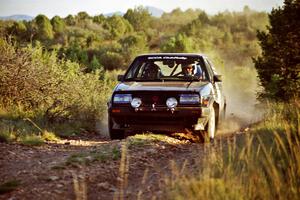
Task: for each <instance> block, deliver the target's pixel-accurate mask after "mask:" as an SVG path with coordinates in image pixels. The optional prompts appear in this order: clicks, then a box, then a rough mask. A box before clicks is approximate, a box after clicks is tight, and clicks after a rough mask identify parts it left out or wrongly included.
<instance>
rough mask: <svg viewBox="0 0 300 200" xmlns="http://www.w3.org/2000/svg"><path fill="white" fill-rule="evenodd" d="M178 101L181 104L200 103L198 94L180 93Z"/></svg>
mask: <svg viewBox="0 0 300 200" xmlns="http://www.w3.org/2000/svg"><path fill="white" fill-rule="evenodd" d="M179 102H180V103H181V104H198V103H200V97H199V95H198V94H182V95H180V100H179Z"/></svg>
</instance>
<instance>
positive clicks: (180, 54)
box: [137, 53, 206, 58]
mask: <svg viewBox="0 0 300 200" xmlns="http://www.w3.org/2000/svg"><path fill="white" fill-rule="evenodd" d="M147 56H186V57H194V56H200V57H204V58H206V55H204V54H201V53H147V54H141V55H138V56H137V58H138V57H147Z"/></svg>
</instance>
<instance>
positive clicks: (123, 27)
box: [104, 15, 132, 39]
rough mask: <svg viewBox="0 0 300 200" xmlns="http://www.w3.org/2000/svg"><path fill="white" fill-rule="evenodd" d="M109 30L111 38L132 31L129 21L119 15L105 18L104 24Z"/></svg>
mask: <svg viewBox="0 0 300 200" xmlns="http://www.w3.org/2000/svg"><path fill="white" fill-rule="evenodd" d="M104 27H105V28H106V29H108V30H109V32H110V37H111V39H116V38H119V37H121V36H124V34H126V33H129V32H131V31H132V26H131V25H130V23H129V22H128V21H127V20H126V19H124V18H123V17H121V16H116V15H114V16H112V17H109V18H108V19H107V20H106V23H105V26H104Z"/></svg>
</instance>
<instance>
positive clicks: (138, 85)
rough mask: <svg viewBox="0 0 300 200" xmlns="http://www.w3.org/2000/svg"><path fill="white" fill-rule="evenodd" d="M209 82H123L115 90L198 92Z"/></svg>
mask: <svg viewBox="0 0 300 200" xmlns="http://www.w3.org/2000/svg"><path fill="white" fill-rule="evenodd" d="M207 84H209V82H201V81H200V82H198V81H194V82H183V81H172V82H167V81H165V82H134V81H133V82H123V83H120V84H119V85H118V86H117V87H116V90H115V91H193V92H200V90H201V88H202V87H204V86H205V85H207Z"/></svg>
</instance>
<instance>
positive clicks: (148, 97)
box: [133, 92, 179, 107]
mask: <svg viewBox="0 0 300 200" xmlns="http://www.w3.org/2000/svg"><path fill="white" fill-rule="evenodd" d="M133 97H138V98H141V99H142V106H146V107H147V106H151V105H152V104H155V105H156V106H165V105H166V101H167V99H168V98H170V97H175V98H176V99H177V101H178V102H179V94H178V93H171V92H151V93H150V92H149V93H145V92H143V93H138V94H133Z"/></svg>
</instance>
